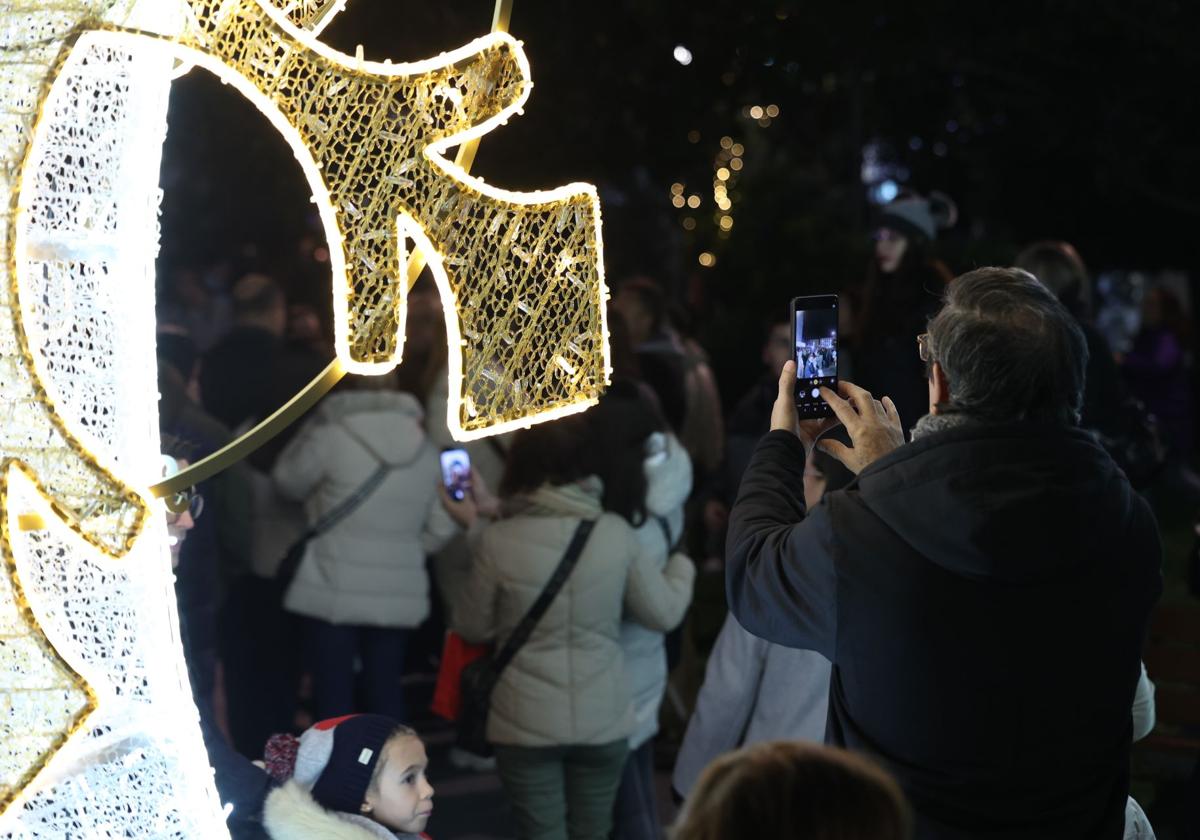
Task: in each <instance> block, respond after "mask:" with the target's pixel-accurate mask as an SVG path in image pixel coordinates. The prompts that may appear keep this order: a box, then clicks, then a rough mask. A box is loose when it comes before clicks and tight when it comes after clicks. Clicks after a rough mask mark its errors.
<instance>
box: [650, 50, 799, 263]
mask: <svg viewBox="0 0 1200 840" xmlns="http://www.w3.org/2000/svg"><path fill="white" fill-rule="evenodd" d="M681 63H682V62H681ZM742 115H743V116H744V117H746V118H747V119H751V120H754V121H755V122H757V123H758V125H759V126H760V127H762V128H768V127H770V125H771V123H772V121H773V120H774V119H776V118H777V117H778V116H779V106H778V105H773V104H772V105H766V106H763V105H747V106H746V107H745V108H743V109H742ZM688 141H689V142H691V143H698V142H699V141H700V132H699V131H697V130H695V129H693V130H692V131H689V132H688ZM745 154H746V147H745V146H744V145H743V144H742V143H741V142H737V141H735V140H734V139H733V137H731V136H729V135H726V136H724V137H722V138H721V142H720V146H719V148H718V149H717V151H716V153H715V154H714V156H713V180H712V202H713V207H714V209H713V212H712V221H713V226H714V229H715V236H716V239H717V241H718V242H720V241H723V240H726V239H728V238H729V236H730V234H731V233H732V231H733V206H734V203H735V200H736V194H737V193H736V188H737V182H738V179H739V177H740V175H741V172H742V169H743V168H744V167H745V157H744V156H745ZM703 204H704V199H703V197H701V195H700V193H698V192H692V193H689V192H688V191H687V186H686V184H684V183H683V182H680V181H677V182H675V183H674V184H672V185H671V206H672V207H674V208H675V209H676V210H679V211H681V214H682V219H681V220H680V224H682V226H683V229H684V230H686V231H688V232H694V231H696V230H697V228H698V224H697V217H696V215H695V213H694V212H692V211H696V210H699V209H701V207H702V206H703ZM714 251H715V249H706V250H703V251H701V252H700V254H699V256H698V257H697V262H699V263H700V265H701V266H702V267H704V268H712V267H713V266H715V265H716V264H717V255H716V253H715V252H714Z"/></svg>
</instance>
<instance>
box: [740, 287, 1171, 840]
mask: <svg viewBox="0 0 1200 840" xmlns="http://www.w3.org/2000/svg"><path fill="white" fill-rule="evenodd" d="M911 352H912V353H913V354H914V355H915V356H917V357H918V358H919V359H920V360H921V361H922V363H923V364H924V365H925V369H926V371H927V380H926V384H927V391H928V410H929V414H928V415H926V416H925V417H923V418H921V419H920V420H919V421H918V422H917V424H916V426H915V428H914V430H913V441H912V442H911V443H905V442H904V431H903V426H902V425H901V419H902V418H901V415H900V414H899V412H898V411H897V410H896V405H895V403H894V402H893V401H892V399H891V398H890V397H889V396H886V395H876V394H872V393H871V392H869V391H867V390H866V389H864V388H861V387H859V386H858V385H855V384H853V383H850V382H845V381H841V382H839V383H838V385H837V387H836V389H833V388H829V387H819V388H818V396H819V397H820V399H821V401H822V402H823V403H824V404H825V405H827V406H828V408H829V411H830V413H831V415H832V416H827V417H819V416H817V417H813V419H807V420H802V419H801V416H800V414H799V413H798V411H797V394H796V385H795V379H796V366H795V362H788V363H787V364H786V365H785V366H784V370H783V372H782V374H781V376H780V380H779V391H778V396H777V398H776V401H775V405H774V408H773V412H772V420H771V427H772V431H771V432H770V433H769V434H768V435H767V436H766V437H765V438H763V440H762V441H761V442H760V444H759V446H758V448H757V450H756V451H755V454H754V456H753V457H752V459H751V462H750V465H749V467H748V468H747V470H746V473H745V475H744V477H743V479H742V484H741V489H740V491H739V494H738V499H737V502H736V503H735V505H734V507H733V509H732V511H731V512H730V518H729V537H728V543H727V545H728V551H727V558H726V563H727V590H728V596H729V605H730V609H731V611H732V612H733V614H734V616H735V617H736V618H737V620H738V622H739V623H741V625H742V626H743V627H745V628H746V629H747V630H749V631H750V632H751V633H754V634H755V635H757V636H759V637H760V638H763V639H766V640H767V641H770V642H774V643H776V644H782V645H789V646H792V647H798V648H805V649H809V650H815V651H817V652H819V653H821V654H823V655H824V656H825V657H826V658H827V659H829V660H830V662H832V663H833V670H832V677H831V688H830V694H829V722H828V729H827V732H826V738H827V741H829V742H830V743H832V744H835V745H838V746H845V747H848V748H851V749H855V750H861V751H866V752H869V753H871V754H873V755H874V756H876V757H877V758H879V759H880V760H881V761H882V762H883V763H884V765H885V766H886V767H888V769H890V770H891V771H892V772H893V773H894V774H895V776H896V778H897V780H898V781H899V782H900V784H901V786H902V787H903V788H904V790H905V793H906V794H907V795H908V797H909V799H910V801H911V802H912V805H913V810H914V812H915V820H916V822H915V827H916V831H915V836H916V837H917V838H938V839H939V840H959V838H961V840H966V838H976V837H981V836H986V837H1006V838H1007V837H1011V838H1120V837H1122V836H1123V835H1124V831H1125V819H1126V816H1125V814H1126V808H1127V803H1128V801H1129V798H1128V793H1129V753H1130V744H1131V741H1132V739H1133V723H1132V715H1131V699H1132V698H1133V697H1134V694H1135V687H1136V686H1137V684H1138V680H1139V677H1140V674H1141V666H1140V657H1141V646H1142V640H1143V639H1144V637H1145V632H1146V628H1147V622H1148V618H1149V613H1150V610H1151V608H1152V606H1153V605H1154V603H1155V601H1156V600H1157V599H1158V597H1159V595H1160V593H1161V590H1162V577H1161V574H1160V564H1161V545H1160V541H1159V536H1158V530H1157V526H1156V524H1155V521H1154V516H1153V514H1152V513H1151V511H1150V508H1149V505H1148V504H1147V503H1146V501H1145V500H1144V499H1142V498H1141V497H1140V496H1139V495H1137V494H1136V493H1135V492H1133V490H1132V488H1131V487H1130V485H1129V482H1128V480H1127V479H1126V477H1125V475H1124V473H1123V472H1122V471H1121V470H1120V469H1119V468H1118V467H1117V466H1116V464H1115V463H1114V462H1113V461H1112V459H1111V458H1110V457H1109V455H1108V453H1107V452H1105V450H1104V449H1103V448H1102V447H1101V446H1100V445H1099V444H1098V443H1097V442H1096V441H1095V439H1094V438H1093V437H1092V436H1091V435H1089V434H1088V433H1086V432H1085V431H1083V430H1081V429H1080V428H1079V426H1078V424H1079V413H1080V407H1081V405H1082V399H1083V382H1084V367H1085V362H1086V356H1087V351H1086V344H1085V342H1084V338H1083V335H1082V333H1081V332H1080V330H1079V327H1078V325H1077V324H1076V323H1075V320H1074V318H1073V317H1072V316H1071V314H1070V312H1069V311H1067V309H1066V308H1065V307H1064V306H1063V305H1062V304H1061V303H1060V302H1059V301H1058V299H1057V298H1056V297H1055V296H1054V295H1053V294H1052V293H1051V292H1049V291H1048V290H1047V289H1046V288H1045V287H1044V286H1043V285H1042V284H1041V283H1039V282H1038V281H1037V280H1036V278H1034V277H1033V276H1032V275H1030V274H1028V273H1027V272H1024V271H1021V270H1020V269H1008V268H983V269H978V270H976V271H972V272H969V273H968V274H965V275H963V276H961V277H959V278H957V279H956V280H955V281H954V282H953V283H951V285H950V286H949V289H948V291H947V296H946V302H945V305H944V306H943V307H942V309H941V310H940V311H939V312H938V314H937V315H936V316H935V317H934V318H933V320H932V321H931V322H930V323H929V326H928V329H927V332H924V333H922V334H921V335H919V336H913V344H912V347H911ZM810 416H811V415H810ZM839 424H840V425H843V426H844V427H845V431H846V433H847V434H848V436H849V440H850V444H849V445H846V444H845V443H842V442H839V441H834V440H831V439H828V438H824V437H823V435H824V434H825V433H826V432H828V431H829V430H830V429H831V428H832V427H833V426H835V425H839ZM814 447H820V448H821V449H822V450H823V451H825V452H827V453H828V454H830V455H832V456H834V457H835V458H837V459H838V460H840V461H841V462H842V463H843V464H845V465H846V466H847V467H848V468H849V469H850V470H851V471H852V472H855V473H856V474H857V479H856V480H855V481H854V482H852V483H851V484H850V485H849V486H848V487H846V488H845V489H843V490H840V491H837V492H833V493H828V494H826V496H825V498H824V499H823V501H822V503H821V504H820V505H818V506H816V507H814V508H811V509H808V508H807V507H806V506H805V504H804V501H803V499H802V498H801V497H800V495H799V488H800V487H801V486H802V484H803V479H802V476H803V472H804V466H805V462H806V460H807V458H808V455H809V452H811V451H812V449H813V448H814Z"/></svg>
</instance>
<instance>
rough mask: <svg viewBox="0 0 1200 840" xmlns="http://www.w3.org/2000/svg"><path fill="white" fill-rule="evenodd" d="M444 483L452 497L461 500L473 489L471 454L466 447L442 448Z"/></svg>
mask: <svg viewBox="0 0 1200 840" xmlns="http://www.w3.org/2000/svg"><path fill="white" fill-rule="evenodd" d="M442 484H444V485H446V492H447V493H449V494H450V498H451V499H454V500H455V501H457V502H461V501H462V500H463V499H465V498H466V497H467V493H468V492H470V490H471V456H470V455H468V454H467V450H465V449H443V450H442Z"/></svg>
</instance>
